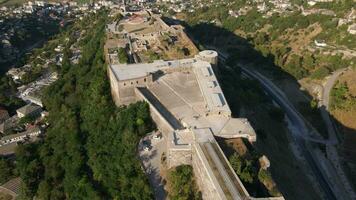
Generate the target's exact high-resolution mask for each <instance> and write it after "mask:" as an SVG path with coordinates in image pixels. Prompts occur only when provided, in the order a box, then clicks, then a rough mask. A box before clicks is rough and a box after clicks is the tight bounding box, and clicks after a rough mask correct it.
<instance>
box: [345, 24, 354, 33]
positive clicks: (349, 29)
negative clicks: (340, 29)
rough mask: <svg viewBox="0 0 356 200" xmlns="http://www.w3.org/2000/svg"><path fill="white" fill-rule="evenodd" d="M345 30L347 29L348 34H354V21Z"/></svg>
mask: <svg viewBox="0 0 356 200" xmlns="http://www.w3.org/2000/svg"><path fill="white" fill-rule="evenodd" d="M347 31H348V32H349V33H350V34H352V35H355V34H356V23H355V24H352V25H350V26H349V28H348V29H347Z"/></svg>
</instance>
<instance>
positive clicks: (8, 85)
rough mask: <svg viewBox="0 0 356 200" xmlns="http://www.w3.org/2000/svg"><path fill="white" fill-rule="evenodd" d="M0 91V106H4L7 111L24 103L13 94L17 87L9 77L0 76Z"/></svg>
mask: <svg viewBox="0 0 356 200" xmlns="http://www.w3.org/2000/svg"><path fill="white" fill-rule="evenodd" d="M0 91H1V92H0V106H5V107H6V108H7V109H8V110H9V111H14V110H15V109H17V108H18V107H20V106H22V105H24V104H25V102H23V101H21V100H20V99H18V98H16V97H15V96H14V94H15V93H16V91H17V88H16V85H15V83H14V82H13V81H12V79H11V78H9V77H7V76H3V77H1V78H0Z"/></svg>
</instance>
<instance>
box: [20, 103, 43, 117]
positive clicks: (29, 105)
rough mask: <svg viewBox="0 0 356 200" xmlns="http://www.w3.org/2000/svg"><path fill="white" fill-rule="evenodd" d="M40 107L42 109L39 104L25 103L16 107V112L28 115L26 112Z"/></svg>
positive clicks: (34, 110) (28, 112)
mask: <svg viewBox="0 0 356 200" xmlns="http://www.w3.org/2000/svg"><path fill="white" fill-rule="evenodd" d="M40 109H42V108H41V106H38V105H36V104H33V103H30V104H27V105H26V106H23V107H21V108H19V109H17V110H16V112H19V113H22V114H24V115H28V114H31V113H33V112H36V111H38V110H40Z"/></svg>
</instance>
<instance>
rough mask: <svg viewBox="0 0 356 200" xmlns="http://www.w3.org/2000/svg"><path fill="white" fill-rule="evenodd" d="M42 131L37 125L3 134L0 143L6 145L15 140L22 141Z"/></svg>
mask: <svg viewBox="0 0 356 200" xmlns="http://www.w3.org/2000/svg"><path fill="white" fill-rule="evenodd" d="M41 133H42V131H41V129H40V128H39V127H37V126H35V127H33V128H30V129H28V130H27V131H24V132H21V133H16V134H11V135H7V136H4V137H2V138H1V139H0V145H7V144H11V143H15V142H21V141H24V140H25V139H26V138H34V137H36V136H38V135H40V134H41Z"/></svg>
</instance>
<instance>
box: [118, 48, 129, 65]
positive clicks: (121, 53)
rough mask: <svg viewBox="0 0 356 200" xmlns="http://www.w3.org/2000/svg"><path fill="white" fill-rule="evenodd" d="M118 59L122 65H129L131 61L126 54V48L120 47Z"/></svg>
mask: <svg viewBox="0 0 356 200" xmlns="http://www.w3.org/2000/svg"><path fill="white" fill-rule="evenodd" d="M118 57H119V62H120V63H127V62H128V61H129V57H128V55H127V53H126V50H125V48H122V47H120V48H119V50H118Z"/></svg>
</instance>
